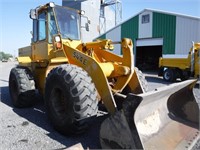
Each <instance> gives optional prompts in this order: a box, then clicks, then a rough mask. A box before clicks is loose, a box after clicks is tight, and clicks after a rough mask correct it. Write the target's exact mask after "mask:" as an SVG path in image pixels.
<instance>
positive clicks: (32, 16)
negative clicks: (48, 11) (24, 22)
mask: <svg viewBox="0 0 200 150" xmlns="http://www.w3.org/2000/svg"><path fill="white" fill-rule="evenodd" d="M29 17H30V18H31V19H37V10H36V9H31V10H30V15H29Z"/></svg>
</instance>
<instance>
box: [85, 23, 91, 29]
mask: <svg viewBox="0 0 200 150" xmlns="http://www.w3.org/2000/svg"><path fill="white" fill-rule="evenodd" d="M85 30H86V31H90V28H89V23H85Z"/></svg>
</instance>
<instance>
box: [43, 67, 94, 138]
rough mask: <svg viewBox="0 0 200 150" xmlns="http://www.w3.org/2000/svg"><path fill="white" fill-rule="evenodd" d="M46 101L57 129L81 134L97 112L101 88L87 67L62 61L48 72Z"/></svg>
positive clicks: (62, 131) (64, 132) (66, 132)
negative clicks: (96, 86) (88, 72)
mask: <svg viewBox="0 0 200 150" xmlns="http://www.w3.org/2000/svg"><path fill="white" fill-rule="evenodd" d="M45 104H46V109H47V114H48V116H49V119H50V121H51V122H52V124H53V126H54V128H55V129H56V130H57V131H59V132H60V133H62V134H80V133H82V132H84V131H85V129H87V128H88V118H90V117H92V116H95V115H96V114H97V110H98V107H97V104H98V100H97V91H96V88H95V85H94V84H93V83H92V79H91V78H90V77H89V76H88V74H87V72H86V71H84V70H83V69H81V68H80V67H77V66H75V65H70V64H66V65H61V66H59V67H57V68H54V69H52V70H51V71H50V73H49V74H48V77H47V79H46V85H45Z"/></svg>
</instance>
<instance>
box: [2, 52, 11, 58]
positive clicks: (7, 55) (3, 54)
mask: <svg viewBox="0 0 200 150" xmlns="http://www.w3.org/2000/svg"><path fill="white" fill-rule="evenodd" d="M10 57H12V55H11V54H7V53H4V52H0V60H2V59H6V60H8V59H9V58H10Z"/></svg>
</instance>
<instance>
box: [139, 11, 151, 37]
mask: <svg viewBox="0 0 200 150" xmlns="http://www.w3.org/2000/svg"><path fill="white" fill-rule="evenodd" d="M144 15H149V22H148V23H142V17H143V16H144ZM152 21H153V13H152V12H151V11H145V12H143V13H142V14H140V15H139V22H138V23H139V36H138V38H150V37H152V25H153V22H152Z"/></svg>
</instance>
